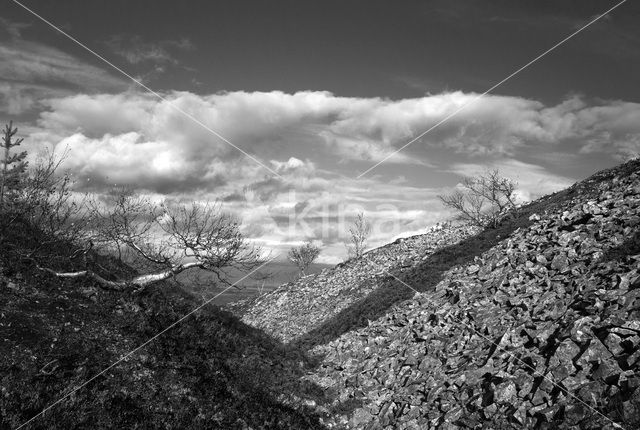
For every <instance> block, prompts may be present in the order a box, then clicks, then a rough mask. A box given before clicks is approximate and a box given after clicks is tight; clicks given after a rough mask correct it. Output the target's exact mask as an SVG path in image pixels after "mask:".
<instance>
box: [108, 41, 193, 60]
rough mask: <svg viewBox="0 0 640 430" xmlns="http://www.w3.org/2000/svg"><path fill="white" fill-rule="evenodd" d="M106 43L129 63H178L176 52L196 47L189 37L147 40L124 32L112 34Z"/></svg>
mask: <svg viewBox="0 0 640 430" xmlns="http://www.w3.org/2000/svg"><path fill="white" fill-rule="evenodd" d="M105 44H106V45H107V46H108V47H109V49H111V50H112V51H113V52H114V53H115V54H117V55H119V56H121V57H123V58H124V59H125V60H127V62H128V63H129V64H139V63H144V62H151V63H154V64H178V63H179V61H178V59H177V58H176V57H175V54H174V52H177V51H191V50H193V49H195V46H194V45H193V43H192V42H191V41H190V40H189V39H187V38H182V39H179V40H161V41H157V42H146V41H144V40H143V39H142V38H141V37H140V36H126V35H124V34H117V35H114V36H111V38H110V39H109V40H107V41H106V42H105Z"/></svg>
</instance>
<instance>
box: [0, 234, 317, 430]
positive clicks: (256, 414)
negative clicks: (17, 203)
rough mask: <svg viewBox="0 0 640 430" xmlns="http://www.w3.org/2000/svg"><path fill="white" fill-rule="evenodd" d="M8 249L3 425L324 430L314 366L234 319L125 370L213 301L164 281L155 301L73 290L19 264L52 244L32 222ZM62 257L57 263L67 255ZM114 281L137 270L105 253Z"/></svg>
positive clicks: (194, 323)
mask: <svg viewBox="0 0 640 430" xmlns="http://www.w3.org/2000/svg"><path fill="white" fill-rule="evenodd" d="M2 233H3V235H2V241H3V242H2V244H3V246H2V247H1V248H0V390H1V393H0V429H15V428H18V427H19V426H21V425H22V424H23V423H25V422H27V421H28V420H30V419H31V418H32V417H34V416H36V414H38V413H40V412H41V411H42V410H43V409H44V408H45V407H48V406H50V405H51V404H53V403H54V402H56V401H58V400H59V399H60V398H61V397H63V395H65V394H66V393H69V392H71V390H73V389H74V388H77V387H79V386H80V385H81V384H83V383H84V382H86V381H88V380H89V379H90V378H93V377H94V376H95V375H98V374H99V373H100V372H101V371H103V370H105V369H108V370H107V371H106V372H105V373H104V374H102V375H100V376H99V377H97V378H96V379H94V380H93V381H91V383H89V384H88V385H87V386H84V387H82V388H81V389H79V390H78V391H76V392H75V393H73V394H72V395H70V396H69V397H68V398H66V399H65V400H63V401H62V402H60V403H59V404H57V405H55V406H54V407H53V408H52V409H50V410H48V411H47V412H46V413H45V414H44V415H42V416H39V417H37V418H36V419H34V420H33V421H32V422H30V423H29V424H28V425H26V426H25V427H22V428H24V429H70V428H77V429H81V428H87V429H88V428H91V429H114V428H116V429H117V428H122V429H135V428H138V429H142V428H144V429H157V428H167V429H170V428H173V429H176V428H195V429H198V428H202V429H205V428H206V429H216V428H218V429H249V428H254V429H258V428H290V429H300V428H307V429H319V428H323V427H322V426H321V425H320V423H319V417H318V415H317V414H316V413H315V412H313V411H312V410H310V409H309V407H308V406H307V405H305V404H300V402H299V399H300V398H301V397H304V398H307V399H310V400H309V401H313V402H321V401H322V400H323V393H322V390H320V389H319V388H318V387H317V386H316V385H315V384H313V383H310V382H307V381H303V380H301V376H302V375H303V374H304V370H305V367H309V366H310V364H309V360H308V359H307V358H306V357H305V356H304V354H302V353H299V352H298V351H296V350H293V349H291V348H288V347H285V346H283V345H282V344H281V343H279V342H278V341H276V340H274V339H272V338H270V337H268V336H266V335H264V334H263V333H262V332H260V331H258V330H256V329H253V328H251V327H248V326H246V325H245V324H243V323H241V322H239V321H238V319H237V318H236V317H234V316H233V315H231V314H230V313H228V312H225V311H222V310H220V309H218V308H216V307H215V306H211V305H209V306H207V307H205V308H203V309H202V310H200V311H198V312H197V313H195V314H194V315H191V316H190V317H189V318H187V319H186V320H184V321H182V322H181V323H180V324H178V325H176V326H175V327H174V328H172V329H171V330H169V331H167V332H166V333H163V334H162V336H160V337H158V338H157V339H155V340H154V341H153V342H151V343H149V344H148V345H146V346H145V347H144V348H142V349H140V350H139V351H137V352H135V353H134V354H132V355H131V356H129V357H127V358H126V359H125V360H124V361H122V362H120V363H119V364H117V365H116V366H113V367H112V368H109V366H110V365H111V364H112V363H114V362H116V360H118V359H119V358H122V357H123V356H125V354H127V353H129V351H131V350H133V349H134V348H136V347H138V346H139V345H141V344H143V343H144V342H145V341H147V340H148V339H150V338H151V337H152V336H154V335H156V334H157V333H160V332H161V331H162V330H164V329H165V328H166V327H168V326H170V325H171V324H172V323H174V322H175V321H177V320H178V319H179V318H181V317H182V316H183V315H186V314H187V313H189V312H190V311H191V310H192V309H194V308H196V307H198V306H199V305H200V304H201V303H202V302H201V301H200V300H198V299H197V298H194V297H193V296H191V295H189V294H187V293H186V292H184V291H182V290H181V289H179V288H176V286H175V285H169V284H166V283H161V284H158V285H156V286H153V287H151V288H150V289H148V290H147V291H146V292H145V293H143V294H124V293H119V292H110V291H104V290H101V289H99V288H97V287H96V285H94V284H93V283H92V282H90V281H88V280H76V281H67V282H61V281H60V280H58V279H57V278H53V277H51V276H49V275H46V274H45V273H44V272H40V271H38V270H36V269H35V268H34V267H33V266H32V265H31V264H30V263H29V262H28V261H24V260H22V259H20V258H18V257H19V254H20V246H21V245H22V244H24V243H25V241H30V240H40V241H44V240H45V239H46V238H44V237H42V236H41V235H39V234H38V232H33V231H30V230H29V228H28V227H25V226H24V225H22V224H19V223H18V224H14V225H12V226H11V228H10V229H3V231H2ZM54 252H55V250H53V251H52V258H55V254H54ZM95 258H96V259H97V261H98V263H99V264H100V266H101V267H103V269H104V270H105V273H109V274H111V275H114V274H117V275H122V274H124V273H125V272H128V271H130V270H131V269H129V268H127V267H126V266H123V265H122V264H120V263H117V262H114V261H112V260H111V259H109V258H106V257H101V256H95Z"/></svg>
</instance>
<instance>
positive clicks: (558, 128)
mask: <svg viewBox="0 0 640 430" xmlns="http://www.w3.org/2000/svg"><path fill="white" fill-rule="evenodd" d="M165 97H166V101H159V100H157V99H156V98H154V97H153V96H152V95H146V94H140V93H136V92H132V91H128V92H122V93H119V94H113V95H112V94H94V95H89V94H78V95H74V96H67V97H57V98H54V99H50V100H48V101H47V102H46V107H47V110H46V111H45V112H43V113H42V114H41V116H40V120H39V122H38V128H37V129H31V130H30V135H29V139H27V140H31V141H34V142H37V143H38V144H49V145H56V146H57V148H58V151H63V150H64V149H65V148H68V149H69V155H68V158H67V160H66V162H65V167H67V168H69V169H71V170H72V171H73V172H75V174H76V177H77V178H79V179H80V181H81V183H82V184H83V185H84V186H85V187H89V188H91V189H94V190H100V189H102V188H104V187H107V186H110V185H113V184H118V185H131V186H135V187H139V188H142V189H145V190H147V192H150V193H156V194H158V195H167V196H170V197H171V198H176V199H187V200H189V199H196V198H198V199H200V198H202V199H215V198H220V199H221V200H222V201H223V205H224V207H225V208H226V209H227V210H230V211H232V212H233V213H236V214H237V215H239V216H240V217H242V218H243V219H244V221H245V226H246V229H247V230H246V232H247V234H248V235H249V236H251V237H252V238H254V239H255V240H257V241H262V243H265V244H268V246H274V245H273V244H274V243H279V244H280V245H278V246H275V248H277V249H279V250H284V249H285V248H286V247H287V246H289V245H290V244H292V243H295V242H296V241H299V240H302V239H304V238H307V237H309V238H315V239H318V240H322V241H323V247H324V248H325V250H326V251H325V252H327V253H328V254H326V255H328V256H329V257H330V258H335V256H336V255H344V252H345V248H344V244H343V242H344V234H345V231H346V228H347V224H348V222H349V221H350V219H351V218H352V217H353V216H354V215H355V214H356V213H357V212H358V211H360V210H363V211H365V213H366V214H367V216H369V217H370V219H371V220H372V221H373V222H374V223H376V225H378V226H379V228H377V230H376V233H375V234H374V236H373V237H372V241H371V246H376V245H380V244H383V243H385V242H387V241H388V240H390V239H391V238H393V237H397V236H398V235H401V234H402V233H403V232H407V231H413V232H420V231H424V230H425V229H426V228H428V227H429V226H430V225H433V224H434V223H436V222H438V221H442V220H444V219H445V218H446V217H447V216H448V212H447V211H445V210H444V208H443V207H442V205H441V204H439V202H438V200H437V194H440V193H442V192H443V191H446V190H447V187H448V186H451V185H453V184H452V183H451V180H452V178H449V179H448V181H449V182H446V181H444V180H441V181H440V185H438V186H435V187H433V188H426V187H425V186H424V184H425V183H429V181H428V180H427V179H424V178H422V176H424V177H425V178H427V177H429V175H431V176H433V177H436V176H437V175H439V174H440V173H441V172H442V170H445V171H447V170H448V171H450V172H453V173H455V174H459V175H474V174H477V173H481V172H482V171H484V170H486V169H488V168H494V167H497V168H499V169H500V170H501V171H502V173H503V174H504V175H505V176H509V177H511V178H513V179H516V180H517V181H518V182H519V185H520V189H521V198H522V199H524V200H528V199H534V198H536V197H538V196H540V195H543V194H548V193H550V192H553V191H556V190H558V189H560V188H564V187H566V186H568V185H570V184H571V183H572V182H573V179H572V178H569V177H564V176H561V175H557V174H552V173H551V172H550V171H548V170H547V169H546V168H545V163H546V165H547V166H548V165H550V164H551V163H550V162H549V161H548V160H547V161H544V160H543V158H540V160H542V161H540V163H542V164H541V165H536V164H530V163H525V162H522V161H520V160H519V158H521V157H519V155H520V154H521V151H525V150H526V151H528V154H529V155H531V153H536V152H546V151H550V150H553V151H554V152H556V153H557V154H558V158H560V157H561V156H562V155H563V154H564V155H565V156H569V155H567V154H570V156H571V157H580V156H583V157H584V155H580V154H579V153H578V151H577V150H572V151H571V152H569V151H568V150H567V145H568V144H569V143H570V144H571V148H575V147H576V145H578V148H582V151H584V152H594V151H600V152H604V153H607V154H608V155H612V154H616V153H624V152H625V151H631V150H633V149H634V148H637V145H638V144H639V142H640V138H639V137H638V136H640V121H639V120H638V119H639V117H638V115H639V112H640V109H639V106H638V105H637V104H633V103H626V102H618V101H599V102H597V103H588V102H587V101H585V100H584V99H581V98H578V97H574V98H570V99H568V100H566V101H564V102H563V103H560V104H558V105H556V106H544V105H543V104H542V103H540V102H537V101H533V100H527V99H523V98H518V97H505V96H487V97H484V98H482V99H481V100H480V101H479V102H478V103H475V104H472V105H470V106H468V107H467V108H465V109H463V110H462V111H461V112H460V115H459V116H456V117H455V118H453V119H452V120H451V121H448V122H447V123H445V124H443V126H442V127H441V128H438V129H437V130H434V132H433V133H430V134H429V135H427V136H425V138H424V139H423V140H422V141H421V142H416V143H415V144H413V145H412V146H410V147H408V148H407V149H406V150H404V151H402V152H401V153H400V154H399V155H398V156H397V157H394V158H393V161H394V162H393V163H390V164H389V165H388V166H386V165H385V166H386V168H387V170H384V171H383V170H381V171H376V173H378V174H380V176H378V175H376V174H374V175H370V176H365V177H364V178H362V179H360V180H355V179H354V178H355V176H356V175H357V173H358V170H359V169H358V168H354V166H355V167H359V166H361V165H363V164H365V163H363V162H362V161H363V160H365V161H367V162H373V161H376V160H380V159H382V158H384V157H385V156H386V155H388V154H390V153H391V152H393V151H394V150H395V149H396V148H398V147H399V146H400V145H402V144H404V143H405V142H406V141H407V140H408V139H411V137H412V136H414V135H415V134H416V133H419V132H421V131H423V130H425V129H427V128H429V127H430V126H432V125H433V124H435V123H436V122H438V121H440V120H441V119H442V118H445V117H446V116H447V115H449V114H450V113H452V112H454V111H455V110H456V109H459V108H460V107H461V106H462V105H464V104H465V103H467V102H469V101H471V100H473V99H474V98H475V97H476V95H475V94H464V93H461V92H455V93H445V94H440V95H431V96H425V97H421V98H417V99H407V100H398V101H393V100H386V99H380V98H349V97H337V96H334V95H332V94H331V93H328V92H313V91H304V92H299V93H295V94H286V93H282V92H279V91H272V92H253V93H249V92H242V91H239V92H230V93H220V94H213V95H197V94H193V93H188V92H170V93H167V94H165ZM174 107H178V108H179V109H181V110H183V111H184V112H188V113H189V114H190V115H192V116H193V117H195V118H196V119H197V120H198V121H201V122H202V123H203V124H205V125H206V126H207V127H210V128H211V129H213V130H216V131H217V132H219V133H220V134H221V135H223V136H225V137H226V138H228V139H229V140H230V141H232V142H233V143H234V144H236V145H237V146H239V147H240V148H242V149H243V150H244V151H246V152H248V153H250V154H252V155H253V156H255V157H257V158H258V159H259V160H261V161H262V162H263V163H264V164H266V165H268V166H270V167H271V168H272V169H273V170H275V171H276V172H278V173H279V174H280V175H281V177H276V176H273V175H271V174H270V172H268V171H266V170H265V169H264V168H262V167H260V166H259V165H258V164H256V163H255V162H254V161H252V160H250V159H248V158H247V157H245V156H244V155H243V154H242V153H240V152H239V151H237V150H236V149H234V148H233V147H231V146H230V145H228V144H227V143H225V142H223V141H221V140H220V139H219V138H217V137H215V136H214V135H212V134H211V133H210V132H209V131H207V130H205V129H204V128H203V127H201V126H200V125H198V124H195V123H194V122H193V121H191V120H190V119H189V118H186V117H185V116H184V115H183V114H182V113H180V112H179V111H177V110H176V109H174ZM531 158H532V157H529V158H528V159H531ZM358 163H359V164H358ZM434 165H437V166H439V167H440V168H439V170H436V169H434V168H433V167H432V166H434ZM383 172H384V173H383ZM388 172H395V173H396V174H397V176H398V177H400V176H401V175H402V179H400V178H396V179H397V180H394V178H393V177H391V178H390V177H389V175H388ZM392 176H393V175H392ZM416 178H419V179H416ZM421 180H422V181H423V182H420V181H421Z"/></svg>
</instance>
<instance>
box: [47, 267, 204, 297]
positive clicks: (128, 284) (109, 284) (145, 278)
mask: <svg viewBox="0 0 640 430" xmlns="http://www.w3.org/2000/svg"><path fill="white" fill-rule="evenodd" d="M194 267H199V268H201V269H203V268H204V267H203V264H202V263H200V262H198V261H195V262H191V263H186V264H180V265H178V266H174V267H172V268H170V269H167V270H164V271H162V272H157V273H149V274H146V275H140V276H136V277H135V278H133V279H128V280H125V281H109V280H108V279H105V278H103V277H102V276H100V275H98V274H97V273H95V272H94V271H92V270H80V271H77V272H57V271H55V270H52V269H49V268H45V267H39V266H38V268H39V269H40V270H44V271H46V272H48V273H51V274H52V275H54V276H57V277H58V278H67V279H73V278H89V279H93V280H94V281H96V282H98V284H100V286H101V287H102V288H104V289H106V290H116V291H123V290H126V289H128V288H135V289H143V288H145V287H147V286H149V285H151V284H155V283H156V282H160V281H164V280H165V279H169V278H171V277H172V276H174V275H177V274H178V273H181V272H184V271H185V270H188V269H191V268H194Z"/></svg>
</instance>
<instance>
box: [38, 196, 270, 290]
mask: <svg viewBox="0 0 640 430" xmlns="http://www.w3.org/2000/svg"><path fill="white" fill-rule="evenodd" d="M89 206H90V211H91V223H90V225H89V227H88V229H89V230H90V231H89V236H90V239H88V240H87V241H86V242H85V244H84V246H83V248H82V249H83V251H82V255H83V256H84V257H85V265H86V266H85V267H86V268H85V269H84V270H80V271H75V272H62V271H57V270H53V269H51V268H46V267H40V268H41V269H43V270H46V271H47V272H49V273H52V274H54V275H55V276H57V277H60V278H81V277H87V278H91V279H93V280H95V281H97V282H98V284H99V285H100V286H101V287H103V288H106V289H114V290H125V289H136V290H141V289H144V288H145V287H147V286H149V285H151V284H154V283H156V282H159V281H163V280H166V279H169V278H172V277H174V276H175V275H178V274H179V273H182V272H184V271H186V270H190V269H200V270H205V271H208V272H212V273H213V274H215V275H216V277H217V279H218V280H219V281H221V282H223V283H227V284H229V282H228V281H227V280H226V277H227V272H228V271H229V270H231V269H235V270H237V269H240V270H251V269H252V268H254V267H257V266H258V265H259V264H261V258H260V250H259V249H257V248H255V247H253V246H251V245H250V244H249V243H248V242H247V241H246V239H245V238H244V236H243V235H242V233H241V232H240V224H239V222H238V221H237V220H236V219H234V218H233V217H232V216H230V215H228V214H225V213H222V212H221V211H220V208H219V207H218V206H217V205H212V204H208V203H206V204H198V203H193V204H190V205H177V204H170V203H163V204H161V205H159V206H156V205H154V204H153V203H152V202H151V201H149V200H148V199H145V198H142V197H139V196H136V195H135V194H134V193H133V192H131V191H130V190H126V189H121V190H119V191H118V192H114V193H112V195H111V201H108V202H99V201H96V200H95V199H94V200H93V201H91V202H90V204H89ZM96 245H99V246H101V247H102V248H103V249H107V250H110V251H115V253H116V255H117V256H118V257H119V258H120V259H124V260H126V261H127V263H131V264H133V265H134V267H135V268H136V269H137V270H138V271H145V273H143V274H141V275H137V276H133V277H131V278H129V279H121V280H108V279H106V278H105V277H103V276H101V275H99V274H98V273H97V272H96V271H95V270H93V269H92V268H91V267H89V266H90V265H89V264H88V263H86V261H87V259H86V257H87V255H88V254H89V252H90V251H91V250H92V249H93V248H94V246H96Z"/></svg>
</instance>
